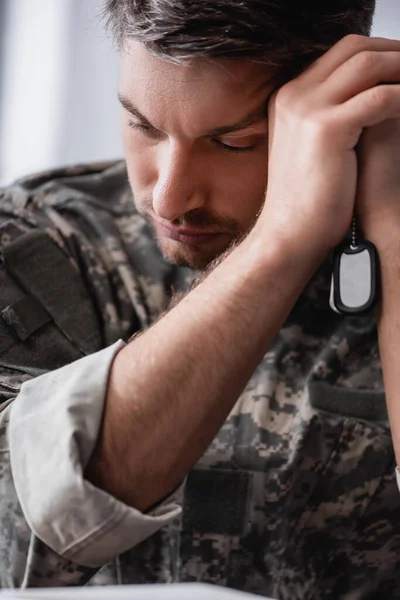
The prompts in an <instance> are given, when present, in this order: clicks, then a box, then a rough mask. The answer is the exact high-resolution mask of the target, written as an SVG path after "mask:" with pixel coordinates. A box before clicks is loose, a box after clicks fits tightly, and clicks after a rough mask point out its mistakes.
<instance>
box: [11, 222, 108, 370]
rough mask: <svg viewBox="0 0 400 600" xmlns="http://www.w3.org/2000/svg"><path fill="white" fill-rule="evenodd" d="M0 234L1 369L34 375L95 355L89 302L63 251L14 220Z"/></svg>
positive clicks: (95, 326)
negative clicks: (2, 241)
mask: <svg viewBox="0 0 400 600" xmlns="http://www.w3.org/2000/svg"><path fill="white" fill-rule="evenodd" d="M1 234H2V235H1V236H0V239H2V240H7V242H6V243H3V245H2V246H1V248H0V251H1V261H0V366H2V367H6V368H8V369H13V370H17V371H22V372H24V373H27V374H29V375H32V376H37V375H40V374H42V373H44V372H46V371H49V370H53V369H57V368H59V367H62V366H63V365H65V364H67V363H70V362H72V361H74V360H77V359H78V358H81V357H82V356H85V355H87V354H91V353H93V352H95V351H97V350H99V349H100V348H101V345H102V339H101V330H100V324H99V320H98V318H97V315H96V312H95V308H94V305H93V302H92V300H91V298H90V296H89V295H88V292H87V290H86V288H85V286H84V283H83V280H82V278H81V277H80V275H79V273H78V272H77V271H76V270H75V268H74V267H73V265H72V264H71V263H70V261H69V260H68V258H67V256H66V255H65V254H64V253H63V251H62V250H61V249H60V248H59V247H58V246H57V244H56V243H55V242H54V241H53V240H52V239H51V238H50V237H49V235H48V234H47V233H46V232H45V231H40V230H33V231H28V232H23V231H20V230H19V229H18V227H17V226H16V225H15V223H14V222H13V221H9V222H7V223H5V224H4V225H3V226H2V228H1Z"/></svg>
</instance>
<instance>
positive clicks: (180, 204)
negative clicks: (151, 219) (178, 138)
mask: <svg viewBox="0 0 400 600" xmlns="http://www.w3.org/2000/svg"><path fill="white" fill-rule="evenodd" d="M194 163H195V157H194V156H193V155H192V154H191V153H190V150H189V149H188V148H182V147H178V146H177V145H176V144H174V143H173V142H170V143H169V144H165V146H164V147H163V148H162V149H160V155H159V162H158V181H157V184H156V185H155V187H154V189H153V210H154V212H155V213H156V214H157V215H158V216H159V217H161V218H162V219H166V220H168V221H173V220H175V219H178V218H179V217H181V216H182V215H184V214H185V213H186V212H189V211H190V210H194V209H196V208H201V207H203V206H204V205H205V203H206V198H205V194H204V193H203V192H202V190H201V183H200V181H199V180H198V173H199V165H195V164H194ZM196 173H197V175H196Z"/></svg>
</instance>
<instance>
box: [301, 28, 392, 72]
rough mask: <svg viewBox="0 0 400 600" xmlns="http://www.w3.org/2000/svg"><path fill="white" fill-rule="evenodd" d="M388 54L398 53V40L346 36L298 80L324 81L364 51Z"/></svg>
mask: <svg viewBox="0 0 400 600" xmlns="http://www.w3.org/2000/svg"><path fill="white" fill-rule="evenodd" d="M368 50H370V51H373V52H390V51H394V52H395V51H396V50H398V51H400V40H391V39H387V38H380V37H375V38H369V37H366V36H362V35H347V36H346V37H344V38H342V39H341V40H340V41H339V42H338V43H337V44H335V45H334V46H332V48H330V50H328V52H326V53H325V54H324V55H323V56H321V57H320V58H318V59H317V60H316V61H315V62H314V63H312V64H311V65H310V66H309V67H308V68H307V69H306V70H305V71H304V72H303V73H302V74H301V75H300V76H299V79H300V80H302V81H303V82H304V83H306V84H313V83H320V82H322V81H325V80H326V79H327V78H328V77H329V76H330V75H332V73H333V72H334V71H336V69H338V68H339V67H340V66H341V65H342V64H343V63H345V62H346V61H348V60H349V59H350V58H352V57H353V56H354V55H356V54H359V53H360V52H365V51H368Z"/></svg>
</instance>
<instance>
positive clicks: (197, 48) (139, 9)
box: [105, 0, 376, 69]
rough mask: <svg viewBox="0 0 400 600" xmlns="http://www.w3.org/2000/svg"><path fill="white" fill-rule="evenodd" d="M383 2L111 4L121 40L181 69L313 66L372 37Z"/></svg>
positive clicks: (172, 0)
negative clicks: (348, 38)
mask: <svg viewBox="0 0 400 600" xmlns="http://www.w3.org/2000/svg"><path fill="white" fill-rule="evenodd" d="M375 3H376V0H107V2H106V6H105V15H106V19H107V22H108V25H109V26H110V27H111V29H112V31H113V33H114V35H115V37H116V39H117V41H118V42H119V43H121V42H123V41H124V40H125V39H131V40H136V41H139V42H142V43H143V44H145V46H146V48H147V50H148V51H149V52H151V53H152V54H153V55H155V56H158V57H161V58H165V59H167V60H171V61H173V62H177V63H186V62H190V61H191V60H193V59H218V58H219V59H230V58H232V59H233V58H234V59H240V58H243V59H252V60H256V61H259V62H263V63H265V64H268V65H273V66H277V67H281V68H289V69H290V68H293V67H294V66H301V65H303V66H305V65H307V64H308V63H310V62H311V61H312V60H314V59H316V58H317V57H318V56H320V55H321V54H323V53H324V52H326V51H327V50H328V49H329V48H330V47H331V46H332V45H333V44H335V43H336V42H337V41H338V40H339V39H340V38H342V37H344V36H345V35H347V34H349V33H357V34H360V35H370V33H371V27H372V20H373V15H374V11H375Z"/></svg>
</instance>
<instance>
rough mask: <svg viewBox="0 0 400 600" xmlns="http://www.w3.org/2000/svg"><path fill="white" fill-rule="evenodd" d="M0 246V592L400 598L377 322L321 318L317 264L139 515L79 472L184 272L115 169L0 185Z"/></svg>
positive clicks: (324, 301)
mask: <svg viewBox="0 0 400 600" xmlns="http://www.w3.org/2000/svg"><path fill="white" fill-rule="evenodd" d="M46 239H47V241H48V240H50V241H51V244H53V246H54V248H56V251H55V253H54V252H53V253H51V257H52V258H51V260H50V259H49V260H48V258H46V256H47V255H46V254H43V252H44V250H43V248H44V247H45V246H46V243H45V241H46ZM20 242H21V243H20ZM10 248H12V249H13V250H12V252H11V251H10ZM0 249H1V252H2V257H3V261H2V263H1V264H0V289H1V290H2V291H1V293H0V301H1V303H2V304H1V305H0V312H1V315H2V318H1V317H0V340H1V341H0V402H1V404H0V586H1V587H7V586H9V587H13V586H15V587H17V586H22V587H25V586H58V585H85V584H88V585H96V584H112V583H114V584H115V583H121V584H125V583H145V582H146V583H151V582H154V583H155V582H173V581H197V580H198V581H204V582H210V583H216V584H218V585H224V586H229V587H233V588H238V589H242V590H246V591H249V592H254V593H256V594H261V595H265V596H271V597H273V598H277V599H280V600H286V599H290V600H296V599H299V600H300V599H302V600H305V599H308V598H310V599H311V598H312V599H335V600H337V599H343V600H344V599H347V600H353V599H354V600H356V599H360V600H361V599H362V600H367V599H368V600H372V599H377V598H385V599H386V598H397V597H400V494H399V491H398V487H397V484H396V478H395V460H394V454H393V449H392V442H391V437H390V431H389V425H388V421H387V414H386V407H385V396H384V390H383V383H382V373H381V367H380V361H379V353H378V344H377V332H376V323H375V319H374V315H373V313H370V314H368V315H366V316H363V317H352V318H350V317H344V316H342V315H338V314H334V313H333V312H332V311H331V310H330V309H329V282H330V264H329V261H327V262H326V263H325V264H323V265H322V266H321V268H320V269H319V271H318V272H317V273H316V274H315V276H314V277H313V279H312V281H311V282H310V283H309V285H308V286H307V287H306V289H305V290H304V292H303V294H302V295H301V297H300V298H299V299H298V301H297V303H296V305H295V306H294V308H293V310H292V312H291V314H290V315H289V317H288V319H287V321H286V322H285V324H284V326H283V327H282V329H281V331H280V333H279V335H278V336H277V338H276V340H275V341H274V343H273V344H272V346H271V348H270V350H269V351H268V353H267V354H266V355H265V357H264V359H263V361H262V362H261V364H260V365H259V366H258V368H257V369H256V371H255V372H254V374H253V376H252V378H251V380H250V381H249V383H248V385H247V387H246V389H245V390H244V392H243V394H242V395H241V397H240V398H239V399H238V401H237V403H236V405H235V407H234V409H233V410H232V412H231V414H230V416H229V417H228V419H227V420H226V422H225V423H224V425H223V427H222V428H221V430H220V432H219V433H218V435H217V436H216V437H215V439H214V441H213V442H212V443H211V445H210V446H209V448H208V449H207V451H206V452H205V454H204V456H203V457H202V458H201V459H200V460H199V461H198V463H197V465H196V466H195V468H194V469H193V470H192V472H191V473H190V474H189V475H188V477H187V480H186V482H185V484H184V485H183V487H182V489H180V490H178V491H177V493H176V494H175V495H173V496H172V497H171V498H168V499H166V500H165V502H163V503H162V504H160V505H159V506H158V507H156V508H155V509H154V511H152V512H151V513H149V514H146V515H143V514H141V513H139V512H138V511H136V510H134V509H132V508H130V507H126V506H125V505H122V504H121V503H119V502H118V501H117V500H115V499H114V498H112V497H110V496H108V495H107V494H105V493H104V492H102V491H101V490H97V489H95V488H93V486H91V485H90V484H88V482H85V481H84V479H83V477H82V465H84V464H85V461H86V460H87V459H88V456H89V455H90V452H91V451H92V449H93V447H94V444H95V440H96V436H97V432H98V428H99V423H100V418H101V412H102V403H103V402H104V396H105V387H106V381H107V373H108V370H109V367H110V363H111V360H112V358H113V356H114V355H115V353H116V352H118V350H119V349H120V348H121V347H122V346H123V345H124V342H126V341H127V340H128V339H129V338H130V337H131V336H132V334H134V333H135V332H137V331H139V330H142V329H144V328H146V327H148V326H149V325H150V324H151V323H152V322H153V321H154V319H156V318H157V316H158V315H159V314H160V313H161V312H162V311H163V310H164V309H165V308H166V307H167V306H168V303H169V301H170V298H171V295H172V293H173V292H174V291H176V290H185V289H187V287H188V286H189V285H190V283H191V282H192V281H193V279H194V277H195V276H196V273H195V272H192V271H190V270H189V269H186V268H183V267H178V266H174V265H170V264H168V263H167V262H166V261H164V260H163V258H162V256H161V255H160V253H159V250H158V248H157V246H156V244H155V242H154V240H153V239H152V236H151V232H150V230H149V228H148V227H147V225H146V223H145V222H144V221H143V219H142V218H141V217H140V215H138V214H137V212H136V211H135V208H134V205H133V202H132V197H131V192H130V189H129V185H128V182H127V176H126V170H125V165H124V163H116V164H102V165H93V166H85V167H82V168H80V167H77V168H71V169H65V170H60V171H58V172H52V173H48V174H43V175H38V176H35V177H31V178H26V179H24V180H21V181H20V182H17V183H16V184H15V185H13V186H11V187H9V188H7V189H5V190H3V192H2V196H1V201H0ZM35 261H36V262H35ZM38 264H39V265H40V266H41V268H42V266H43V269H42V272H41V275H40V278H39V279H40V285H38V278H37V276H34V275H32V274H33V273H34V272H35V269H36V272H37V268H38V266H37V265H38ZM21 281H23V285H22V287H18V283H19V284H21ZM43 282H45V285H44V284H43ZM14 284H15V289H14ZM46 286H48V288H49V289H50V288H51V289H52V290H53V291H54V293H55V294H56V296H57V298H58V299H59V302H58V303H57V307H55V306H54V302H53V305H52V302H51V297H50V299H49V297H46V295H45V294H44V295H43V287H46ZM22 288H23V292H24V294H27V296H28V297H26V295H24V294H22V292H21V289H22ZM32 297H33V300H32ZM53 297H54V296H53ZM10 298H11V300H10ZM35 298H36V299H35ZM37 299H38V300H39V302H36V301H37ZM29 302H31V304H29ZM32 302H33V304H32ZM35 302H36V304H35ZM26 303H28V304H29V306H30V307H31V309H30V310H27V309H26V306H27V304H26ZM32 306H33V307H34V309H32ZM43 306H44V307H45V309H46V310H44V311H43ZM32 315H34V318H33V317H32ZM49 315H50V316H49ZM11 330H12V331H11ZM22 384H23V385H22ZM21 385H22V389H21ZM178 504H179V506H180V507H181V510H180V508H179V507H178Z"/></svg>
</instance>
